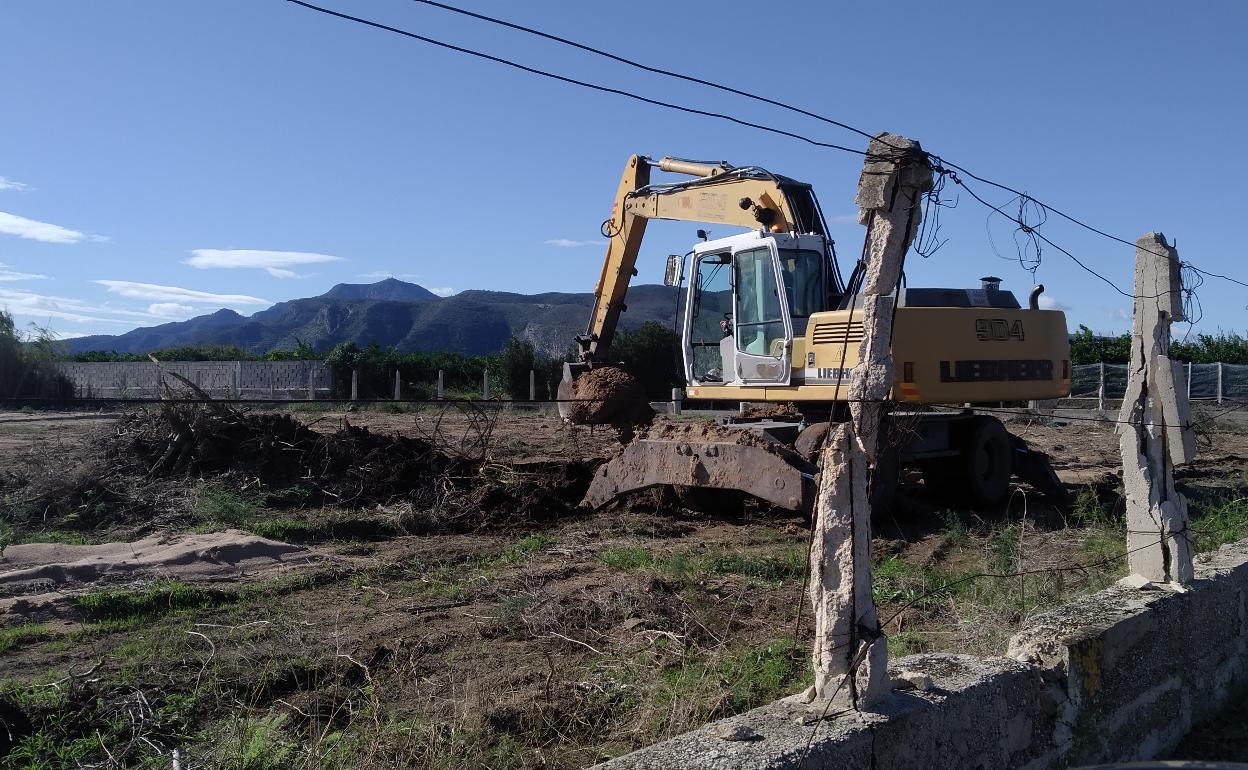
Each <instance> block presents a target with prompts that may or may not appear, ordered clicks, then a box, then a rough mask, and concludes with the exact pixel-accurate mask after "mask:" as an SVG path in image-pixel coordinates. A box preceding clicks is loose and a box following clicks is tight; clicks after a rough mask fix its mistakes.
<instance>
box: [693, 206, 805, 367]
mask: <svg viewBox="0 0 1248 770" xmlns="http://www.w3.org/2000/svg"><path fill="white" fill-rule="evenodd" d="M824 244H825V241H824V239H823V238H822V237H821V236H818V235H800V236H799V235H787V234H779V233H766V232H762V231H756V232H751V233H745V234H743V235H736V236H732V237H729V238H721V239H718V240H715V241H708V242H705V243H702V244H699V245H698V246H697V247H695V248H694V250H693V261H692V265H691V276H690V291H689V292H688V294H687V296H686V298H685V303H686V304H685V314H684V316H685V318H684V321H685V322H684V331H683V334H682V339H683V342H684V362H685V377H686V380H687V381H688V382H689V384H691V385H703V384H711V383H714V384H726V385H738V386H772V387H776V386H785V385H788V384H789V381H790V377H791V372H792V366H793V337H794V335H795V334H796V335H798V336H799V337H800V336H802V335H804V334H805V333H806V325H807V322H808V320H809V318H810V316H811V314H812V313H817V312H820V311H822V310H826V309H828V308H827V307H826V305H827V304H828V301H829V296H828V292H827V289H826V286H827V280H828V275H827V272H828V270H827V259H826V257H825V254H826V252H825V249H824Z"/></svg>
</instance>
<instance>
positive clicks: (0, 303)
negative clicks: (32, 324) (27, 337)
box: [0, 289, 154, 325]
mask: <svg viewBox="0 0 1248 770" xmlns="http://www.w3.org/2000/svg"><path fill="white" fill-rule="evenodd" d="M0 307H3V308H5V309H6V310H8V311H9V312H10V313H12V314H13V315H15V316H24V317H27V318H40V319H45V320H46V319H49V318H61V319H64V320H66V321H77V322H79V323H89V322H99V323H112V324H131V325H133V324H134V321H133V320H126V319H134V318H144V319H151V318H153V317H154V316H152V315H150V314H148V313H142V312H137V311H133V310H120V309H117V308H111V307H107V306H99V305H90V304H88V303H85V302H83V301H82V300H77V299H70V298H69V297H54V296H51V295H48V294H36V293H35V292H30V291H11V290H8V289H0ZM109 316H124V318H110V317H109Z"/></svg>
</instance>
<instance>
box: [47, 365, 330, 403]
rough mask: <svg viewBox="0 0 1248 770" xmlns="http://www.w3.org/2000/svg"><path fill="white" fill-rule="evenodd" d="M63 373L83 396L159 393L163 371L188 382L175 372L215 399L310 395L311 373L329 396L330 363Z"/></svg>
mask: <svg viewBox="0 0 1248 770" xmlns="http://www.w3.org/2000/svg"><path fill="white" fill-rule="evenodd" d="M57 366H58V368H59V369H60V370H61V373H62V374H64V375H65V376H66V377H68V378H69V379H70V380H71V381H72V382H73V383H74V393H75V395H77V396H79V397H84V398H85V397H91V396H94V397H98V398H156V397H159V396H160V395H161V379H160V377H161V375H160V372H161V371H163V372H165V373H166V376H165V378H164V379H165V383H166V384H168V385H169V386H170V387H172V388H173V389H174V390H175V391H184V390H186V386H185V385H184V384H183V383H182V382H180V381H179V380H178V379H177V378H175V377H170V376H167V373H169V372H173V373H176V374H179V375H181V376H183V377H185V378H186V379H187V380H189V381H190V382H192V383H194V384H195V385H196V386H197V387H199V388H202V389H203V390H204V391H205V392H206V393H208V395H210V396H212V397H214V398H236V397H237V398H269V397H270V395H272V397H275V398H307V397H308V378H309V376H310V377H311V378H312V383H313V387H314V388H315V390H316V395H317V396H318V397H320V398H325V397H328V395H329V391H330V377H329V367H327V366H326V365H325V364H324V363H323V362H321V361H175V362H170V363H161V364H160V365H159V366H158V365H157V364H153V363H150V362H124V363H123V362H100V363H62V364H58V365H57Z"/></svg>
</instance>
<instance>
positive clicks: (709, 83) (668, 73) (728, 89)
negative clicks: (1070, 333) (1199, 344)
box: [292, 0, 1248, 291]
mask: <svg viewBox="0 0 1248 770" xmlns="http://www.w3.org/2000/svg"><path fill="white" fill-rule="evenodd" d="M292 1H296V0H292ZM413 2H416V3H421V4H423V5H428V6H431V7H434V8H439V9H441V10H444V11H448V12H450V13H455V14H459V15H461V16H467V17H470V18H473V19H477V20H479V21H484V22H487V23H490V24H495V25H498V26H502V27H506V28H508V29H512V30H516V31H519V32H524V33H526V34H529V35H534V36H537V37H540V38H543V39H545V40H550V41H553V42H556V43H560V44H562V45H566V46H569V47H572V48H575V49H577V50H580V51H585V52H587V53H591V54H594V55H596V56H601V57H603V58H606V59H609V60H611V61H614V62H618V63H620V64H624V65H627V66H629V67H633V68H635V69H639V70H642V71H644V72H649V73H653V74H657V75H663V76H665V77H670V78H675V79H677V80H683V81H685V82H688V83H694V84H697V85H701V86H706V87H708V88H713V89H716V90H718V91H722V92H724V93H729V94H733V95H734V96H741V97H744V98H746V99H751V100H753V101H756V102H760V103H762V104H767V105H770V106H773V107H778V108H780V109H783V110H787V111H789V112H792V113H794V114H797V115H802V116H804V117H808V118H812V119H814V120H817V121H820V122H822V123H826V124H828V125H831V126H836V127H837V128H841V129H844V130H846V131H850V132H852V133H854V134H857V135H859V136H861V137H863V138H865V139H875V140H876V141H879V142H881V143H882V144H885V145H888V146H890V147H893V148H894V149H899V150H900V149H902V148H899V147H896V146H894V145H891V144H889V143H888V141H887V140H884V139H882V138H880V137H878V136H877V135H875V134H871V133H870V132H868V131H864V130H863V129H861V128H858V127H856V126H853V125H850V124H849V123H845V122H843V121H840V120H837V119H835V118H831V117H828V116H827V115H822V114H819V113H817V112H814V111H812V110H807V109H804V108H802V107H798V106H796V105H793V104H789V103H787V102H782V101H779V100H777V99H772V98H769V97H766V96H763V95H761V94H757V93H753V92H751V91H746V90H743V89H740V88H734V87H733V86H729V85H725V84H723V83H717V82H715V81H713V80H707V79H705V78H700V77H696V76H694V75H688V74H685V73H682V72H676V71H674V70H669V69H664V68H662V67H655V66H653V65H649V64H645V63H643V62H639V61H637V60H635V59H630V58H628V57H626V56H621V55H619V54H615V53H611V52H610V51H606V50H603V49H601V48H596V47H594V46H591V45H587V44H585V43H580V42H577V41H575V40H571V39H569V38H566V37H562V36H559V35H555V34H552V33H549V32H544V31H542V30H539V29H535V28H533V27H528V26H525V25H523V24H518V23H516V22H511V21H507V20H505V19H500V18H498V17H495V16H489V15H487V14H483V13H477V12H475V11H469V10H467V9H464V8H459V7H456V6H453V5H449V4H447V3H441V2H437V1H436V0H413ZM300 4H301V5H302V4H304V3H300ZM927 154H928V156H929V157H931V158H932V159H933V160H934V161H936V162H937V163H939V164H943V165H945V166H947V167H949V168H951V169H954V170H956V171H960V172H962V174H964V175H966V176H967V177H970V178H971V179H974V180H976V181H978V182H982V183H983V184H987V185H990V186H992V187H996V188H998V189H1000V190H1004V191H1006V192H1009V193H1011V194H1013V195H1015V196H1017V197H1018V198H1019V199H1020V206H1021V205H1023V203H1024V202H1030V203H1031V204H1033V205H1035V206H1036V207H1038V208H1039V209H1040V210H1041V211H1051V212H1053V213H1054V214H1056V215H1058V216H1059V217H1061V218H1063V219H1065V220H1067V221H1068V222H1070V223H1072V224H1074V225H1077V226H1078V227H1081V228H1083V229H1085V230H1087V231H1089V232H1092V233H1095V234H1097V235H1100V236H1102V237H1104V238H1108V239H1110V240H1112V241H1115V242H1117V243H1120V244H1123V245H1125V246H1130V247H1132V248H1139V247H1138V246H1137V245H1136V244H1135V243H1133V242H1132V241H1128V240H1126V239H1125V238H1121V237H1119V236H1116V235H1114V234H1112V233H1109V232H1106V231H1105V230H1102V229H1100V228H1098V227H1095V226H1094V225H1091V224H1089V223H1088V222H1086V221H1084V220H1082V219H1080V218H1078V217H1076V216H1074V215H1072V214H1069V213H1067V212H1065V211H1063V210H1062V209H1059V208H1056V207H1054V206H1052V205H1049V204H1047V203H1044V202H1042V201H1039V200H1037V199H1035V198H1034V197H1032V196H1030V195H1028V194H1027V193H1024V192H1022V191H1020V190H1017V189H1015V188H1014V187H1012V186H1010V185H1007V184H1004V183H1002V182H997V181H994V180H992V179H989V178H987V177H983V176H980V175H979V174H976V173H975V172H973V171H971V170H969V169H967V168H966V167H965V166H962V165H959V164H957V163H954V162H952V161H949V160H945V159H944V158H942V157H940V156H937V155H933V154H931V153H927ZM935 205H937V206H939V205H940V204H939V202H937V203H936V204H935ZM955 205H956V204H955ZM933 235H934V233H933ZM936 248H939V246H936ZM1055 248H1056V247H1055ZM1146 251H1148V252H1149V253H1152V254H1157V256H1166V255H1165V254H1161V253H1158V252H1154V251H1151V250H1149V249H1146ZM918 253H920V255H922V256H925V257H926V256H931V254H933V253H935V249H932V250H931V251H928V252H927V253H926V254H924V253H923V252H922V251H919V252H918ZM1080 266H1081V267H1084V269H1087V268H1086V266H1084V265H1082V264H1081V265H1080ZM1037 267H1038V265H1037ZM1032 272H1033V274H1034V270H1033V271H1032ZM1089 272H1092V271H1089ZM1093 274H1094V275H1096V273H1093ZM1207 274H1208V275H1210V276H1211V277H1216V278H1221V279H1223V280H1226V281H1230V282H1231V283H1235V284H1238V285H1240V286H1245V287H1248V282H1244V281H1240V280H1238V279H1235V278H1230V277H1228V276H1225V275H1219V274H1217V273H1207ZM1097 277H1101V276H1099V275H1098V276H1097ZM1102 280H1104V279H1103V278H1102ZM1115 288H1117V287H1115ZM1120 291H1121V290H1120Z"/></svg>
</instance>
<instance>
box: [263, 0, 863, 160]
mask: <svg viewBox="0 0 1248 770" xmlns="http://www.w3.org/2000/svg"><path fill="white" fill-rule="evenodd" d="M286 2H288V3H294V4H295V5H299V6H302V7H304V8H307V9H308V10H311V11H316V12H317V13H323V14H325V15H327V16H335V17H337V18H339V19H343V20H344V21H350V22H354V23H356V24H362V25H364V26H366V27H373V28H374V29H380V30H384V31H386V32H393V33H394V34H396V35H402V36H404V37H409V38H412V39H413V40H419V41H421V42H422V43H428V44H430V45H435V46H438V47H439V48H445V49H447V50H449V51H456V52H458V53H462V54H467V55H468V56H475V57H477V58H478V59H485V60H486V61H492V62H494V63H496V64H502V65H505V66H508V67H512V68H514V69H518V70H520V71H522V72H527V73H529V74H531V75H540V76H541V77H544V78H550V79H551V80H557V81H559V82H561V83H569V84H571V85H575V86H580V87H582V88H588V89H591V90H593V91H601V92H602V93H607V94H615V95H616V96H623V97H626V98H629V99H635V100H636V101H639V102H643V103H645V104H650V105H654V106H656V107H665V108H667V109H669V110H677V111H679V112H687V113H690V114H692V115H701V116H703V117H708V118H716V119H718V120H725V121H728V122H729V123H735V124H737V125H739V126H745V127H747V128H756V129H758V130H760V131H766V132H768V133H771V134H778V135H780V136H787V137H789V138H791V139H797V140H798V141H802V142H806V143H807V144H811V145H814V146H815V147H824V148H827V149H830V150H841V151H842V152H850V153H853V154H855V155H863V156H865V155H867V153H866V152H865V151H863V150H859V149H855V148H853V147H845V146H843V145H839V144H833V143H831V142H821V141H819V140H817V139H812V138H810V137H808V136H803V135H802V134H798V133H794V132H793V131H785V130H784V129H782V128H775V127H774V126H767V125H763V124H762V123H754V122H752V121H749V120H743V119H741V118H737V117H733V116H732V115H726V114H724V113H722V112H711V111H710V110H700V109H698V108H696V107H687V106H685V105H681V104H676V103H674V102H665V101H662V100H660V99H651V98H650V97H648V96H642V95H640V94H635V93H633V92H631V91H625V90H623V89H620V88H612V87H611V86H604V85H600V84H598V83H591V82H589V81H586V80H578V79H576V78H572V77H568V76H566V75H559V74H556V73H554V72H548V71H546V70H542V69H538V68H536V67H530V66H528V65H525V64H520V63H518V62H514V61H511V60H509V59H504V58H502V57H501V56H494V55H492V54H488V53H484V52H482V51H475V50H473V49H471V48H465V47H463V46H459V45H455V44H453V43H447V42H444V41H442V40H436V39H434V38H431V37H426V36H424V35H418V34H416V33H415V32H409V31H407V30H404V29H399V28H398V27H392V26H390V25H388V24H382V23H381V22H377V21H370V20H368V19H363V18H360V17H359V16H352V15H350V14H347V13H341V12H339V11H335V10H331V9H329V8H324V7H321V6H319V5H313V4H312V3H308V2H305V1H304V0H286Z"/></svg>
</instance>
